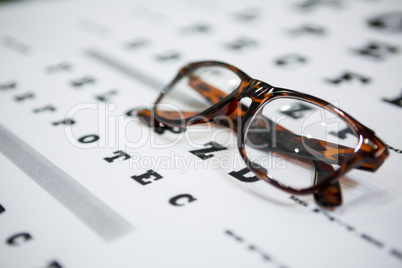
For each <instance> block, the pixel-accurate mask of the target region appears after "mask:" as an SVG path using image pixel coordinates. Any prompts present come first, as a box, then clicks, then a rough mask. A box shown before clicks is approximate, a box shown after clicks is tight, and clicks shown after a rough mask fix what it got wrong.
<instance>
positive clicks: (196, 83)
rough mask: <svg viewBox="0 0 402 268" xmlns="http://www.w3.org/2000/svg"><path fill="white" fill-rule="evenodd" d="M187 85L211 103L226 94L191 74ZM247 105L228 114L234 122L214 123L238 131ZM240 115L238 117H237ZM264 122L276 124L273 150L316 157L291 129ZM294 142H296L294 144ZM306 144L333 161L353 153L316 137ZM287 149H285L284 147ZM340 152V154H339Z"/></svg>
mask: <svg viewBox="0 0 402 268" xmlns="http://www.w3.org/2000/svg"><path fill="white" fill-rule="evenodd" d="M189 85H190V86H191V87H192V88H193V89H194V90H196V91H197V92H198V93H199V94H200V95H202V96H203V97H204V98H205V99H206V100H208V101H209V102H210V103H211V104H216V103H218V102H219V101H220V100H222V99H223V98H225V97H226V96H227V94H226V93H224V92H223V91H221V90H220V89H218V88H216V87H214V86H212V85H210V84H208V83H207V82H205V81H203V80H202V79H201V78H199V77H197V76H194V75H192V76H191V79H190V81H189ZM247 109H248V107H247V106H245V105H243V104H240V105H239V107H237V108H236V110H235V111H234V112H233V113H231V114H230V115H229V117H230V118H231V120H232V121H233V122H235V123H234V124H230V125H229V122H228V121H217V122H215V123H217V124H220V125H225V126H227V127H230V128H232V129H233V130H234V131H235V132H236V133H237V132H238V126H239V120H238V119H241V118H242V117H243V116H244V115H245V114H246V112H247ZM239 117H240V118H239ZM264 122H269V124H270V125H271V126H272V125H276V131H275V133H276V135H277V136H276V142H277V144H276V148H275V150H276V151H277V152H281V153H286V154H292V155H293V156H301V155H302V156H304V157H306V158H309V159H311V160H314V159H317V157H316V156H312V155H311V154H310V153H309V152H308V151H307V150H304V153H303V152H300V148H302V149H303V148H304V144H305V143H306V139H304V140H302V138H303V137H302V136H299V135H296V134H294V133H292V132H291V131H289V130H287V129H286V128H284V127H282V126H281V125H279V124H275V123H274V122H273V121H271V120H270V119H268V118H266V117H264ZM270 138H271V137H266V139H270ZM281 141H282V142H281ZM289 141H293V143H292V144H290V143H289ZM295 143H296V144H295ZM307 143H308V146H309V147H310V148H311V149H313V150H316V149H317V148H320V149H321V150H320V151H321V152H322V157H325V158H326V159H327V160H331V158H332V160H333V161H335V157H334V156H335V155H336V157H338V158H339V157H342V158H349V159H350V157H348V155H349V154H354V149H353V148H350V147H346V146H342V145H339V144H333V143H330V142H326V141H321V140H317V139H308V141H307ZM297 144H299V145H300V146H298V147H294V145H297ZM290 145H293V147H294V148H299V147H300V148H299V152H298V153H292V152H293V151H294V148H293V149H292V148H289V147H290ZM287 147H288V148H289V149H286V148H287ZM339 152H341V154H339ZM355 168H356V169H361V170H367V171H374V170H375V167H373V165H372V164H370V163H364V162H363V163H362V164H360V165H359V166H357V167H355Z"/></svg>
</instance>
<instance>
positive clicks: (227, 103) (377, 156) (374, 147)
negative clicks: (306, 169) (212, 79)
mask: <svg viewBox="0 0 402 268" xmlns="http://www.w3.org/2000/svg"><path fill="white" fill-rule="evenodd" d="M206 66H219V67H223V68H227V69H229V70H231V71H233V72H234V73H235V74H237V75H238V76H239V77H240V79H241V82H240V85H239V86H238V88H237V89H236V90H234V91H233V92H232V93H230V94H229V95H227V94H226V93H223V92H222V91H220V90H219V89H217V88H215V87H214V86H212V85H209V84H207V83H206V82H205V81H202V80H201V79H200V78H199V77H195V76H193V77H192V78H191V81H190V85H191V87H192V88H193V89H195V90H197V91H198V93H200V94H201V95H202V96H203V97H204V98H206V99H207V100H209V102H210V103H211V104H212V106H211V107H209V108H208V109H206V110H204V111H203V112H201V113H199V114H195V113H186V112H184V113H183V114H184V115H185V118H174V119H172V118H167V117H162V116H161V115H160V114H158V112H157V110H156V108H157V107H158V104H159V103H160V102H161V100H162V98H163V97H164V96H165V92H167V91H168V90H169V89H170V88H173V86H174V85H175V84H176V83H177V82H178V81H180V80H181V79H182V78H183V77H185V76H190V77H191V75H192V72H193V71H194V70H195V69H197V68H200V67H206ZM245 97H249V98H250V99H251V100H252V102H251V104H250V105H249V106H248V107H247V106H245V105H243V104H241V103H240V100H241V99H242V98H245ZM278 98H291V99H296V100H301V101H304V102H308V103H311V104H313V105H316V106H318V107H320V108H323V109H325V110H327V111H330V112H332V113H333V114H335V115H337V116H339V117H340V118H341V119H343V121H344V122H346V123H347V125H348V126H349V127H350V128H351V130H353V131H354V132H355V135H356V136H357V138H358V143H357V146H356V147H355V148H348V147H343V146H338V148H337V150H338V151H337V152H338V154H337V155H336V156H337V157H339V159H342V157H343V159H345V161H344V162H343V163H342V164H340V166H339V169H338V170H336V171H334V173H332V174H331V175H330V176H328V177H326V178H321V177H320V176H318V174H316V178H315V182H314V185H313V186H311V187H309V188H304V189H296V188H290V187H287V186H284V185H282V184H281V183H279V182H277V181H276V180H274V179H272V178H270V177H269V175H268V174H267V172H266V170H264V169H263V168H260V167H258V165H255V163H253V162H251V161H250V160H249V159H248V158H247V155H246V151H245V139H246V132H247V129H248V124H249V122H250V121H251V119H252V118H253V117H254V116H255V115H256V113H257V112H258V111H259V110H260V109H261V108H262V107H263V106H265V105H267V104H268V103H269V102H270V101H272V100H274V99H278ZM138 115H139V116H141V117H143V118H146V119H147V120H148V121H149V120H150V118H153V120H154V122H151V123H152V124H153V125H154V126H158V127H170V128H172V127H178V128H186V127H187V126H191V125H195V124H200V123H207V122H214V123H216V124H220V125H224V126H227V127H231V128H232V129H233V130H234V131H235V132H237V133H238V149H239V152H240V155H241V157H242V158H243V160H244V161H245V163H246V165H247V167H248V168H249V169H250V170H251V171H253V172H254V173H255V174H256V176H257V178H259V179H261V180H264V181H265V182H267V183H269V184H271V185H273V186H275V187H277V188H279V189H281V190H283V191H286V192H288V193H290V194H299V195H302V194H311V193H314V194H315V199H316V201H318V202H319V203H320V204H321V205H323V206H338V205H340V203H341V196H340V186H339V183H338V181H337V180H338V179H339V178H340V177H342V176H343V175H345V173H347V172H348V171H349V170H351V169H353V168H358V169H363V170H367V171H375V170H376V169H377V168H379V167H380V166H381V164H382V163H383V162H384V160H385V159H386V157H387V156H388V150H387V146H386V145H385V144H384V143H383V142H382V141H381V140H380V139H379V138H378V137H376V136H375V134H374V132H373V131H372V130H370V129H369V128H367V127H365V126H364V125H362V124H361V123H359V122H358V121H357V120H356V119H354V118H353V117H351V116H350V115H348V114H347V113H345V112H343V111H342V110H340V109H338V108H337V107H335V106H334V105H332V104H330V103H328V102H326V101H324V100H321V99H319V98H316V97H314V96H311V95H308V94H304V93H300V92H297V91H294V90H290V89H285V88H279V87H274V86H271V85H269V84H268V83H265V82H263V81H260V80H257V79H253V78H251V77H250V76H248V75H247V74H246V73H244V72H243V71H241V70H240V69H238V68H236V67H234V66H232V65H230V64H226V63H223V62H218V61H202V62H194V63H190V64H187V65H186V66H184V67H183V68H182V69H180V71H179V73H178V74H177V76H176V77H175V78H174V79H173V81H172V82H171V83H170V84H169V85H167V86H166V87H165V88H164V89H162V93H161V94H160V95H159V97H158V98H157V100H156V102H155V104H154V106H153V109H152V116H153V117H152V116H151V114H150V111H149V110H144V111H142V112H140V113H139V114H138ZM239 115H240V116H239ZM186 116H187V117H186ZM222 116H228V117H230V118H232V120H233V121H235V122H238V123H239V124H236V123H235V124H230V126H229V125H228V124H227V123H225V122H224V121H222V122H218V121H216V120H215V119H216V118H218V117H222ZM277 131H283V132H284V133H286V134H287V137H290V138H292V135H294V134H292V133H291V132H290V131H288V130H287V129H285V128H282V127H280V126H279V128H278V127H277ZM289 135H290V136H289ZM294 137H295V138H296V135H294ZM314 141H316V142H320V141H318V140H314ZM298 142H302V141H298ZM320 145H321V148H323V150H322V152H321V153H322V155H323V157H325V158H327V159H329V158H331V157H334V154H333V151H331V154H330V155H329V152H328V151H329V150H328V149H331V148H328V147H326V145H323V144H320ZM277 152H279V153H281V151H280V148H279V149H278V150H277ZM345 155H346V156H348V157H344V156H345ZM295 157H297V156H295ZM310 160H311V159H310ZM313 162H314V165H316V167H317V165H318V163H319V161H316V160H313ZM324 165H325V164H324ZM323 168H324V169H325V166H324V167H323ZM316 173H318V172H316Z"/></svg>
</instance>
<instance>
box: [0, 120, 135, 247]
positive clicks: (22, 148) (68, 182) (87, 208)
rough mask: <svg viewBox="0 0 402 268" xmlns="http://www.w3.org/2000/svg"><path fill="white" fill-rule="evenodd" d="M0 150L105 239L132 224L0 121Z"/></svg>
mask: <svg viewBox="0 0 402 268" xmlns="http://www.w3.org/2000/svg"><path fill="white" fill-rule="evenodd" d="M0 141H1V142H0V152H1V153H2V154H3V155H4V156H6V157H7V158H8V159H9V160H10V161H11V162H13V163H14V164H15V165H16V166H17V167H18V168H20V169H21V170H22V171H23V172H24V173H25V174H27V175H28V176H29V177H30V178H31V179H32V180H34V181H35V182H36V183H37V184H38V185H39V186H40V187H42V188H43V189H44V190H45V191H46V192H48V193H49V194H50V195H51V196H53V198H55V199H56V200H57V201H59V202H60V203H61V204H62V205H63V206H64V207H66V208H67V209H68V210H69V211H71V212H72V213H73V214H74V215H75V216H77V217H78V218H79V219H80V220H81V221H82V222H84V223H85V224H86V225H87V226H88V227H89V228H91V229H92V230H93V231H94V232H96V233H97V234H99V235H100V236H101V237H102V238H103V239H105V240H106V241H113V240H114V239H116V238H119V237H121V236H123V235H125V234H127V233H129V232H130V231H132V230H133V226H132V225H131V224H130V223H129V222H127V221H126V220H125V219H123V218H122V217H121V216H120V215H118V214H117V213H116V212H115V211H113V210H112V209H111V208H110V207H109V206H108V205H106V204H105V203H104V202H103V201H102V200H100V199H99V198H97V197H96V196H95V195H93V194H92V193H91V192H89V191H88V190H87V189H86V188H84V187H83V186H82V185H81V184H79V183H78V182H77V181H76V180H74V179H73V178H72V177H71V176H69V175H68V174H67V173H65V172H64V171H63V170H61V169H60V168H58V167H57V166H56V165H55V164H53V163H52V162H51V161H49V160H48V159H46V158H45V157H44V156H43V155H41V154H40V153H38V152H37V151H35V150H34V149H33V148H32V147H30V146H29V145H28V144H26V143H25V142H24V141H22V140H21V139H19V138H18V137H17V136H15V135H14V134H13V133H11V132H9V131H8V130H7V129H6V128H4V127H3V126H2V125H1V124H0Z"/></svg>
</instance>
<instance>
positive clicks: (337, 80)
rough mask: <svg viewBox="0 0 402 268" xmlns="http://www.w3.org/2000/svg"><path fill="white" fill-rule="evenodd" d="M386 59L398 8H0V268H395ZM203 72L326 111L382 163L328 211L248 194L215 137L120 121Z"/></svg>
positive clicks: (392, 106) (259, 185)
mask: <svg viewBox="0 0 402 268" xmlns="http://www.w3.org/2000/svg"><path fill="white" fill-rule="evenodd" d="M401 47H402V1H400V0H353V1H342V0H297V1H296V0H295V1H261V0H250V1H212V0H204V1H198V0H194V1H184V0H175V1H156V0H152V1H49V2H48V1H34V2H16V3H3V4H2V5H0V59H1V60H0V68H1V72H0V153H1V154H0V167H1V168H0V266H1V267H48V268H50V267H52V268H55V267H58V268H60V267H63V268H68V267H276V268H279V267H401V266H402V235H401V232H400V228H401V226H402V216H401V213H400V211H401V208H402V181H401V175H400V174H401V168H400V164H401V161H402V155H401V154H400V153H398V152H397V151H398V149H401V148H402V142H401V123H402V97H401V96H402V95H401V94H402V76H401V70H402V53H401V49H402V48H401ZM202 60H219V61H224V62H227V63H230V64H232V65H234V66H236V67H238V68H240V69H242V70H243V71H245V72H246V73H247V74H249V75H250V76H252V77H254V78H257V79H261V80H263V81H266V82H268V83H270V84H272V85H274V86H278V87H284V88H290V89H293V90H297V91H301V92H304V93H308V94H311V95H314V96H317V97H319V98H322V99H324V100H327V101H329V102H331V103H334V104H336V105H337V106H339V107H340V108H341V109H343V110H345V111H346V112H348V113H349V114H351V115H352V116H353V117H355V118H356V119H357V120H359V121H360V122H362V123H363V124H364V125H366V126H368V127H369V128H371V129H373V130H374V131H375V132H376V134H377V135H378V136H379V137H380V138H381V139H382V140H383V141H384V142H385V143H386V144H388V145H389V146H391V147H392V148H394V149H395V150H390V156H389V157H388V159H387V160H386V162H385V163H384V165H383V166H382V167H381V168H380V169H379V170H378V171H377V172H375V173H371V172H365V171H359V170H353V171H351V172H350V173H348V174H347V175H346V176H345V177H344V178H342V179H341V186H342V194H343V205H342V206H341V207H339V208H336V209H334V210H332V211H329V210H325V209H323V208H321V207H319V206H318V205H317V204H316V203H315V202H314V199H313V197H312V195H307V196H293V195H289V194H287V193H285V192H281V191H279V190H277V189H274V188H273V187H270V186H269V185H264V182H262V181H259V180H258V179H256V177H255V176H254V174H252V173H251V172H249V170H247V168H246V166H245V164H244V163H243V162H242V160H241V158H240V156H239V154H238V150H237V146H236V138H237V137H236V135H234V134H233V133H231V132H230V131H229V130H225V129H223V128H217V127H214V126H213V125H197V126H194V127H191V128H190V129H188V130H187V131H185V132H180V131H177V129H174V128H165V129H157V128H148V126H146V125H145V124H143V122H141V120H139V118H137V117H136V111H138V110H139V109H143V108H150V105H151V104H152V103H153V102H154V101H155V100H156V98H157V96H158V94H159V91H160V89H161V88H162V87H163V86H164V85H165V84H167V83H169V82H170V80H171V79H173V77H174V76H175V75H176V73H177V72H178V70H179V69H180V68H181V67H182V66H184V65H185V64H186V63H188V62H193V61H202ZM291 112H294V113H298V116H295V117H299V115H302V114H303V110H302V109H299V110H297V109H295V110H293V111H291ZM301 118H302V116H301ZM301 120H303V119H301ZM335 135H337V136H338V137H339V138H340V139H343V138H345V137H347V135H348V133H347V132H345V131H343V132H342V130H340V131H339V132H337V133H335ZM271 164H272V165H273V166H274V167H278V168H279V167H280V165H281V163H271Z"/></svg>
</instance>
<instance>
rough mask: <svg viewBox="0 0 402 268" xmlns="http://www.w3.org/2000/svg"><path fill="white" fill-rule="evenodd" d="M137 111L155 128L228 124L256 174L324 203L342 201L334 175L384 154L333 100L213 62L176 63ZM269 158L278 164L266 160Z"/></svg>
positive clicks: (373, 165)
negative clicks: (168, 78)
mask: <svg viewBox="0 0 402 268" xmlns="http://www.w3.org/2000/svg"><path fill="white" fill-rule="evenodd" d="M244 98H249V99H251V103H249V104H248V105H246V104H244V102H243V101H242V102H241V100H242V99H244ZM138 116H140V117H141V118H143V119H145V120H146V121H147V122H148V124H149V125H152V126H155V127H157V128H159V129H161V128H178V129H181V130H185V128H186V127H188V126H191V125H195V124H201V123H208V122H213V123H214V124H217V125H221V126H225V127H229V128H230V129H232V130H233V131H235V132H236V133H237V134H238V149H239V152H240V155H241V157H242V158H243V160H244V161H245V163H246V165H247V167H248V169H249V170H251V171H252V172H254V173H255V175H256V177H257V178H259V179H261V180H263V181H265V182H267V183H269V184H270V185H273V186H275V187H277V188H279V189H281V190H283V191H286V192H288V193H290V194H311V193H313V194H314V197H315V200H316V202H317V203H318V204H320V205H321V206H324V207H334V206H339V205H340V204H341V203H342V197H341V188H340V184H339V182H338V179H339V178H340V177H342V176H344V175H345V174H346V173H347V172H348V171H350V170H351V169H353V168H357V169H361V170H367V171H375V170H376V169H377V168H379V167H380V166H381V164H382V163H383V162H384V160H385V159H386V157H387V156H388V150H387V146H386V145H385V144H384V143H383V142H382V141H381V140H380V139H379V138H377V137H376V136H375V134H374V132H373V131H372V130H370V129H369V128H367V127H365V126H363V125H362V124H361V123H359V122H358V121H357V120H355V119H354V118H352V117H351V116H349V115H348V114H347V113H345V112H343V111H342V110H340V109H338V108H337V107H335V106H334V105H332V104H330V103H328V102H326V101H324V100H321V99H319V98H316V97H313V96H310V95H307V94H303V93H300V92H297V91H293V90H290V89H285V88H279V87H274V86H271V85H269V84H267V83H265V82H263V81H260V80H256V79H253V78H251V77H250V76H248V75H247V74H245V73H244V72H243V71H241V70H239V69H238V68H236V67H234V66H232V65H229V64H226V63H223V62H217V61H204V62H195V63H190V64H188V65H186V66H185V67H183V68H182V69H181V70H180V71H179V73H178V75H177V76H176V77H175V78H174V79H173V81H172V82H171V83H170V84H169V85H167V86H166V87H164V88H163V89H162V92H161V94H160V95H159V97H158V98H157V100H156V102H155V104H154V106H153V108H152V111H150V110H141V111H139V112H138ZM274 160H276V163H278V162H280V163H282V165H280V166H273V165H272V163H273V162H275V161H274Z"/></svg>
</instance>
